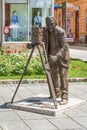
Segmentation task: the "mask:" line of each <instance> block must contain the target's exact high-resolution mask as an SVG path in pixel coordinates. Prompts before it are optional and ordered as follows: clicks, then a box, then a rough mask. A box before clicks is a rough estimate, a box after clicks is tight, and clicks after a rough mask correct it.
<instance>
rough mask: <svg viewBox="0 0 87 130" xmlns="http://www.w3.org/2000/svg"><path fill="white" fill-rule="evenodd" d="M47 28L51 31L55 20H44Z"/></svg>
mask: <svg viewBox="0 0 87 130" xmlns="http://www.w3.org/2000/svg"><path fill="white" fill-rule="evenodd" d="M46 25H47V29H48V31H49V32H53V31H54V29H55V22H54V21H53V20H52V21H51V20H50V21H47V22H46Z"/></svg>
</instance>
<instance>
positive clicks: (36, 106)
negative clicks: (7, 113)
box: [8, 95, 85, 116]
mask: <svg viewBox="0 0 87 130" xmlns="http://www.w3.org/2000/svg"><path fill="white" fill-rule="evenodd" d="M57 101H58V108H57V109H55V106H54V102H53V101H52V100H51V99H49V96H48V95H37V96H35V97H31V98H28V99H25V100H21V101H17V102H14V103H13V104H8V106H9V107H11V108H13V109H17V110H23V111H29V112H34V113H39V114H45V115H50V116H56V115H57V114H59V113H63V112H65V111H68V110H70V109H73V108H76V107H78V106H79V105H81V104H82V103H84V102H85V100H81V99H78V98H69V101H68V103H67V104H66V105H59V101H60V98H59V99H57Z"/></svg>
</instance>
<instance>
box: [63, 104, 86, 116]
mask: <svg viewBox="0 0 87 130" xmlns="http://www.w3.org/2000/svg"><path fill="white" fill-rule="evenodd" d="M83 105H84V104H82V106H83ZM65 114H66V115H68V116H69V117H85V116H86V117H87V113H86V112H84V111H81V110H79V109H72V110H69V111H67V112H65Z"/></svg>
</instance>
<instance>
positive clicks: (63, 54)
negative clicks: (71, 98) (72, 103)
mask: <svg viewBox="0 0 87 130" xmlns="http://www.w3.org/2000/svg"><path fill="white" fill-rule="evenodd" d="M45 47H46V51H47V56H48V60H49V64H50V68H51V72H52V80H53V84H54V90H55V94H56V98H58V97H60V96H61V101H60V104H61V105H64V104H66V103H67V102H68V68H69V61H70V56H69V49H68V45H67V41H66V33H65V31H64V30H63V29H62V28H61V27H59V26H57V24H56V21H55V18H54V17H52V16H48V17H46V37H45ZM58 74H59V76H58ZM58 77H60V78H58ZM59 81H60V82H59ZM50 95H51V93H50ZM51 96H52V95H51Z"/></svg>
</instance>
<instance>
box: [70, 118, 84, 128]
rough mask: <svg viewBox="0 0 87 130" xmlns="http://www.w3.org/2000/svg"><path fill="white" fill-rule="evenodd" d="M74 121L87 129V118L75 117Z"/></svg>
mask: <svg viewBox="0 0 87 130" xmlns="http://www.w3.org/2000/svg"><path fill="white" fill-rule="evenodd" d="M73 119H74V121H76V122H78V123H79V124H81V125H82V126H83V127H84V128H86V129H87V116H86V117H75V118H73Z"/></svg>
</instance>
